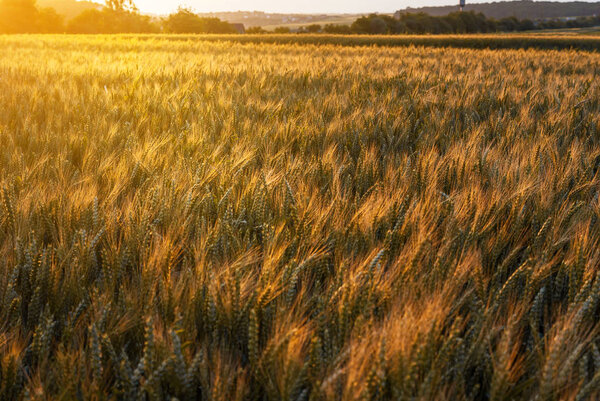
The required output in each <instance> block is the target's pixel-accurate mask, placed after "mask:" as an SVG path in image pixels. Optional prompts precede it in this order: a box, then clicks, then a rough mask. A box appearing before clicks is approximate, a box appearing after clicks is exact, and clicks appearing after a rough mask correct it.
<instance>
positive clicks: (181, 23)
mask: <svg viewBox="0 0 600 401" xmlns="http://www.w3.org/2000/svg"><path fill="white" fill-rule="evenodd" d="M597 25H600V16H592V17H578V18H574V19H569V20H560V19H551V20H537V21H532V20H530V19H518V18H516V17H505V18H500V19H494V18H488V17H486V16H485V15H484V14H482V13H475V12H473V11H469V12H454V13H450V14H448V15H445V16H431V15H428V14H425V13H397V14H396V15H395V16H394V17H392V16H389V15H381V14H371V15H368V16H364V17H360V18H358V19H357V20H355V21H354V22H353V23H352V24H351V25H335V24H327V25H324V26H322V25H319V24H312V25H308V26H305V27H301V28H299V29H298V30H297V31H296V32H298V33H331V34H379V35H383V34H452V33H456V34H458V33H489V32H515V31H517V32H518V31H530V30H536V29H561V28H582V27H590V26H597ZM60 32H68V33H88V34H94V33H109V34H110V33H158V32H164V33H221V34H225V33H239V30H238V28H236V27H235V26H234V25H232V24H230V23H228V22H225V21H221V20H220V19H218V18H207V17H200V16H199V15H197V14H195V13H194V12H193V11H192V10H190V9H189V8H179V9H178V10H177V12H175V13H172V14H170V15H168V16H166V17H163V18H153V17H150V16H148V15H143V14H141V13H140V12H139V10H138V9H137V7H136V6H135V4H134V3H133V1H132V0H106V4H105V5H104V7H102V8H99V9H87V10H85V11H83V12H82V13H80V14H79V15H78V16H76V17H74V18H72V19H70V20H69V21H65V19H64V17H63V16H62V15H59V14H58V13H57V12H56V11H55V10H54V9H52V8H40V7H38V6H37V3H36V0H0V33H60ZM247 32H248V33H267V31H265V30H264V29H263V28H260V27H254V28H249V29H248V30H247ZM274 32H275V33H290V32H291V30H290V28H286V27H280V28H276V29H275V30H274Z"/></svg>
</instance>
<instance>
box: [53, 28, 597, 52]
mask: <svg viewBox="0 0 600 401" xmlns="http://www.w3.org/2000/svg"><path fill="white" fill-rule="evenodd" d="M128 39H129V40H133V41H135V42H140V41H150V42H155V41H165V42H184V43H185V42H187V43H189V44H193V43H194V42H223V41H227V42H232V43H247V44H251V43H253V44H261V43H262V44H280V45H285V44H288V45H336V46H352V47H355V46H382V47H406V46H424V47H449V48H468V49H486V48H487V49H547V50H562V49H579V50H588V51H596V50H600V38H597V37H595V36H593V35H589V36H586V35H573V34H570V35H567V34H561V33H558V34H557V33H552V32H547V33H544V32H539V33H532V34H485V35H483V34H473V35H381V36H376V35H328V34H314V35H308V34H302V35H299V34H284V35H276V34H265V35H112V36H101V35H99V36H97V37H96V38H92V42H94V43H95V42H98V41H103V40H106V41H108V42H115V43H117V42H122V41H123V40H128ZM57 40H59V41H61V40H64V39H62V38H60V37H58V38H57ZM66 40H69V39H66Z"/></svg>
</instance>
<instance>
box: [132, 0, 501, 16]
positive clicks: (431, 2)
mask: <svg viewBox="0 0 600 401" xmlns="http://www.w3.org/2000/svg"><path fill="white" fill-rule="evenodd" d="M489 1H493V0H489ZM134 2H135V4H136V5H137V7H138V8H139V9H140V10H141V11H143V12H148V13H155V14H167V13H170V12H172V11H174V10H176V9H177V6H178V5H184V6H189V7H191V8H192V9H193V10H195V11H196V12H211V11H238V10H243V11H255V10H257V11H265V12H281V13H306V14H313V13H336V14H338V13H367V12H380V13H387V12H394V11H396V10H399V9H403V8H406V7H423V6H437V5H454V4H458V0H456V1H453V0H366V1H365V0H294V1H291V0H169V1H164V0H134ZM468 2H469V0H467V3H468ZM473 2H477V3H479V2H482V1H481V0H479V1H473Z"/></svg>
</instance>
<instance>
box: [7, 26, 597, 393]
mask: <svg viewBox="0 0 600 401" xmlns="http://www.w3.org/2000/svg"><path fill="white" fill-rule="evenodd" d="M182 39H183V40H182ZM251 40H257V41H258V40H259V39H251ZM331 40H333V39H331ZM345 40H347V39H346V38H339V41H341V42H343V41H345ZM350 40H355V39H350ZM377 40H379V39H377ZM382 40H383V39H382ZM385 40H394V39H385ZM469 40H470V39H469ZM536 40H537V39H536ZM302 41H304V39H300V42H302ZM328 41H329V39H327V40H326V41H325V42H326V43H327V42H328ZM0 48H2V50H3V51H2V52H0V149H1V150H0V178H1V181H0V189H1V191H0V192H1V193H0V204H1V214H0V255H1V258H0V399H2V400H20V399H39V400H46V399H52V400H54V399H56V400H71V399H97V400H132V399H141V400H155V399H156V400H159V399H172V397H176V398H177V399H179V400H187V399H192V400H194V399H202V400H205V399H209V400H234V399H239V400H281V399H291V400H307V399H308V400H354V399H361V400H362V399H364V400H383V399H402V400H404V399H431V400H444V399H448V400H455V399H473V400H488V399H489V400H502V399H506V400H509V399H511V400H513V399H523V400H529V399H539V400H564V399H566V400H585V399H593V398H594V397H599V396H600V392H599V390H600V351H599V347H600V338H599V337H598V330H599V324H598V316H599V313H600V277H599V276H598V263H599V256H600V255H599V253H598V249H599V240H600V220H599V218H600V203H599V202H600V201H599V190H600V182H599V179H598V174H599V170H600V141H599V139H598V125H599V124H600V118H599V116H600V114H599V111H600V100H599V99H600V87H599V86H598V83H597V81H598V80H597V77H598V74H599V73H600V55H598V54H597V53H595V52H585V51H578V50H562V51H557V50H535V49H529V50H527V51H525V50H522V49H521V50H511V49H505V50H486V49H481V50H476V49H461V48H452V49H450V48H435V47H415V46H409V47H385V46H380V47H342V46H334V45H330V44H324V45H321V46H316V45H310V44H302V43H287V44H268V43H260V42H254V43H252V42H250V43H240V42H239V41H235V40H227V41H221V40H211V41H209V40H206V38H204V37H202V38H194V39H193V40H187V39H185V38H179V39H177V40H169V39H168V38H166V37H161V36H157V37H148V36H145V37H131V36H125V37H123V36H118V37H110V38H107V37H86V36H79V37H75V36H56V37H54V36H3V37H0Z"/></svg>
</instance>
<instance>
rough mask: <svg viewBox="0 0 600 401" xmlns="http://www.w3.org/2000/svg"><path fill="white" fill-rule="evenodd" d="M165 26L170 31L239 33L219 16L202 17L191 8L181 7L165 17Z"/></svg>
mask: <svg viewBox="0 0 600 401" xmlns="http://www.w3.org/2000/svg"><path fill="white" fill-rule="evenodd" d="M163 28H164V30H165V31H166V32H170V33H238V31H237V30H236V29H235V28H234V27H233V26H232V25H231V24H229V23H227V22H225V21H221V20H220V19H218V18H202V17H200V16H199V15H197V14H195V13H194V12H193V11H192V10H191V9H189V8H185V7H179V8H178V9H177V12H176V13H174V14H170V15H169V16H168V17H166V18H164V19H163Z"/></svg>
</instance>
